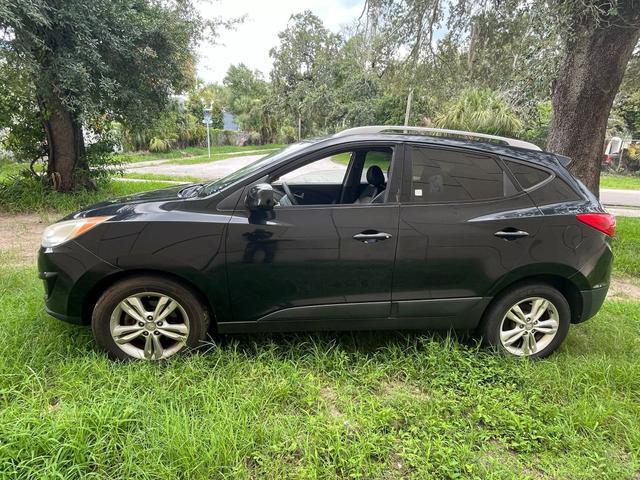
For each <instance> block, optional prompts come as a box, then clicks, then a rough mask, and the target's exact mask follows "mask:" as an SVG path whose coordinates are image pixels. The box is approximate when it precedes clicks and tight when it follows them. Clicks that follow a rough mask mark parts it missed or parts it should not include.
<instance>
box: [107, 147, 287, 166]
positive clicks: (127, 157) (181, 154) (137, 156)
mask: <svg viewBox="0 0 640 480" xmlns="http://www.w3.org/2000/svg"><path fill="white" fill-rule="evenodd" d="M282 147H284V145H281V144H278V143H268V144H265V145H246V146H242V147H238V146H236V145H213V146H212V147H211V154H212V155H218V154H225V153H233V152H243V151H246V150H270V149H276V148H282ZM203 155H208V152H207V147H188V148H184V149H181V150H172V151H170V152H157V153H154V152H130V153H120V154H118V155H116V156H115V157H116V158H117V159H118V161H120V162H122V163H131V162H146V161H149V160H164V159H172V158H188V157H197V156H203Z"/></svg>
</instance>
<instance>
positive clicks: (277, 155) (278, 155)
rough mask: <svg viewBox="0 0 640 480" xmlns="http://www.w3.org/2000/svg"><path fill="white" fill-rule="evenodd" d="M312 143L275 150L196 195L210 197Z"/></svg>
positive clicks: (210, 184) (300, 143)
mask: <svg viewBox="0 0 640 480" xmlns="http://www.w3.org/2000/svg"><path fill="white" fill-rule="evenodd" d="M311 143H312V142H308V141H303V142H298V143H293V144H291V145H289V146H288V147H285V148H283V149H281V150H276V151H275V152H273V153H270V154H269V155H267V156H266V157H262V158H259V159H258V160H256V161H255V162H253V163H250V164H249V165H246V166H244V167H242V168H240V169H239V170H236V171H235V172H233V173H231V174H229V175H227V176H226V177H223V178H220V179H218V180H216V181H214V182H211V183H208V184H206V185H205V186H204V187H203V188H202V189H201V190H200V192H199V193H198V195H199V196H201V197H206V196H207V195H211V194H212V193H216V192H218V191H220V190H222V189H223V188H225V187H227V186H229V185H231V184H232V183H234V182H236V181H238V180H240V179H241V178H244V177H246V176H247V175H251V174H252V173H253V172H257V171H258V170H260V169H261V168H262V167H265V166H267V165H269V164H272V163H276V162H278V161H279V160H280V159H282V158H283V157H285V156H287V155H289V154H291V153H293V152H296V151H298V150H300V149H301V148H303V147H306V146H308V145H310V144H311Z"/></svg>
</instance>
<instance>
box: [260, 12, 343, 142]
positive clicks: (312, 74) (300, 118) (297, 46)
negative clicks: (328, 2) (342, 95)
mask: <svg viewBox="0 0 640 480" xmlns="http://www.w3.org/2000/svg"><path fill="white" fill-rule="evenodd" d="M278 38H279V39H280V44H279V45H278V46H277V47H275V48H273V49H271V51H270V52H269V54H270V55H271V57H272V58H273V70H272V71H271V83H272V86H273V91H274V93H275V95H276V96H277V97H278V98H279V99H281V100H282V107H283V109H284V113H285V114H286V115H287V116H288V117H290V118H296V119H297V124H298V125H297V126H298V133H299V136H300V135H303V134H309V133H311V132H313V131H314V130H319V131H322V130H324V129H326V128H327V127H328V124H329V123H330V122H331V121H332V119H331V118H330V117H329V116H328V115H327V112H328V111H330V110H331V109H330V108H328V107H330V104H331V103H332V100H333V98H334V97H333V86H334V69H333V66H334V60H335V59H336V58H337V54H338V50H339V47H340V46H341V44H342V39H341V37H340V36H339V35H336V34H333V33H331V32H330V31H329V30H328V29H327V28H325V27H324V25H323V24H322V21H321V20H320V19H319V18H318V17H317V16H315V15H314V14H313V13H311V12H310V11H308V10H307V11H305V12H303V13H299V14H296V15H292V16H291V18H290V19H289V23H288V24H287V28H286V29H285V30H284V31H282V32H280V33H279V34H278Z"/></svg>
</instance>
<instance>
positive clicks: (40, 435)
mask: <svg viewBox="0 0 640 480" xmlns="http://www.w3.org/2000/svg"><path fill="white" fill-rule="evenodd" d="M164 185H166V184H163V183H160V182H150V183H134V182H112V183H111V184H109V186H108V187H107V188H106V189H105V190H103V191H101V192H99V193H83V194H78V195H73V196H68V197H67V196H64V197H63V196H59V195H55V194H49V195H51V197H46V198H44V199H38V198H36V200H38V202H35V200H34V201H33V205H36V204H37V205H40V206H43V205H46V206H47V208H48V209H49V210H48V211H54V212H60V213H62V212H68V211H70V210H73V209H75V208H78V207H79V206H80V205H81V204H87V203H91V202H93V201H97V200H99V199H102V198H106V197H109V196H117V195H125V194H130V193H134V192H136V191H141V190H143V189H149V188H158V187H161V186H164ZM33 205H32V204H30V203H28V202H27V203H23V204H21V205H18V206H17V207H19V208H18V209H19V210H20V209H22V210H23V211H24V210H28V207H30V206H33ZM6 207H7V205H1V204H0V208H2V209H6ZM618 237H619V238H618V239H617V240H616V242H615V243H616V245H615V253H616V260H615V272H616V274H623V275H625V276H627V277H629V278H631V279H632V280H633V281H634V282H635V281H637V280H638V278H640V260H638V252H639V251H640V219H630V218H619V219H618ZM1 253H2V252H0V265H2V266H0V339H2V342H0V478H7V479H31V478H64V479H84V478H91V479H156V478H158V479H160V478H162V479H169V478H170V479H174V478H180V479H213V478H229V479H253V478H272V479H285V478H314V479H318V478H345V479H346V478H384V479H401V478H402V479H404V478H416V479H425V478H433V479H454V478H455V479H463V478H464V479H467V478H471V479H473V478H476V479H487V478H491V479H522V478H530V479H540V478H559V479H560V478H561V479H616V480H617V479H623V478H629V479H635V478H638V474H639V473H640V393H639V392H640V362H638V357H639V355H640V342H639V341H638V339H639V334H640V302H637V301H632V300H631V299H626V300H625V299H620V298H618V299H614V300H607V302H606V303H605V306H604V308H603V310H602V311H601V312H600V313H599V314H598V315H597V316H596V317H595V318H594V319H592V320H590V321H588V322H586V323H584V324H582V325H576V326H573V327H572V328H571V330H570V333H569V336H568V338H567V341H566V342H565V344H564V345H563V347H562V348H561V349H560V351H559V352H558V353H557V354H555V355H553V356H552V357H551V358H549V359H547V360H543V361H537V362H529V361H518V360H512V359H506V358H502V357H499V356H496V355H493V354H491V353H489V352H486V351H483V350H480V349H478V347H477V346H476V345H475V343H474V342H473V341H469V340H458V339H456V338H454V337H451V336H447V335H446V334H427V333H399V332H384V333H366V332H360V333H341V334H335V333H317V334H286V335H285V334H283V335H276V334H273V335H234V336H226V337H222V338H216V339H215V340H214V341H215V345H213V344H212V345H210V346H208V348H205V349H203V351H202V352H200V353H197V354H193V355H183V356H179V357H177V358H174V359H172V360H170V361H168V362H163V363H160V364H143V363H135V362H132V363H115V362H111V361H109V360H107V359H106V358H105V356H104V355H103V354H101V353H100V352H97V351H96V349H95V346H94V342H93V340H92V338H91V333H90V330H89V329H87V328H84V327H77V326H72V325H67V324H64V323H62V322H59V321H57V320H55V319H53V318H51V317H49V316H47V315H46V314H45V313H44V312H43V309H42V308H43V303H42V285H41V282H40V280H38V279H37V275H36V270H35V266H32V265H27V266H19V265H13V266H9V264H11V261H9V260H10V259H9V258H8V257H7V258H3V255H2V254H1Z"/></svg>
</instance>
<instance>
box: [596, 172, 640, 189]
mask: <svg viewBox="0 0 640 480" xmlns="http://www.w3.org/2000/svg"><path fill="white" fill-rule="evenodd" d="M600 188H620V189H623V190H640V176H638V175H602V176H601V177H600Z"/></svg>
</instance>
